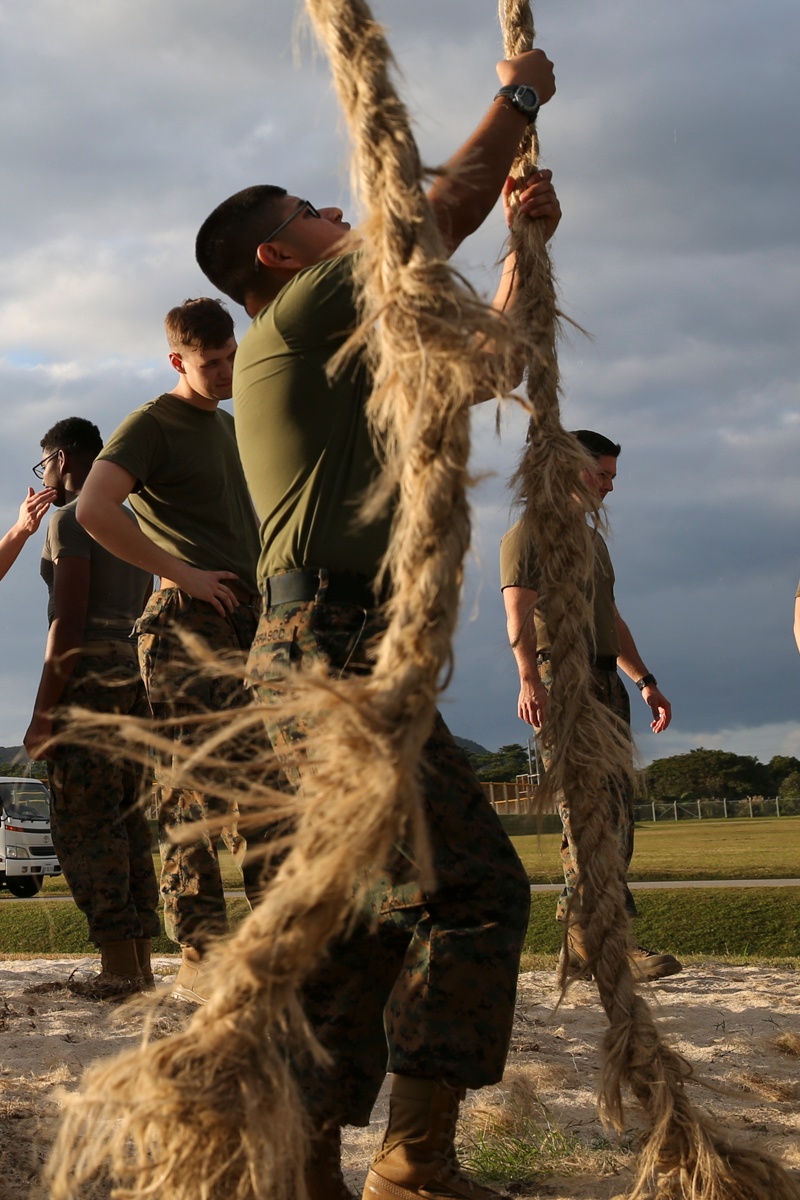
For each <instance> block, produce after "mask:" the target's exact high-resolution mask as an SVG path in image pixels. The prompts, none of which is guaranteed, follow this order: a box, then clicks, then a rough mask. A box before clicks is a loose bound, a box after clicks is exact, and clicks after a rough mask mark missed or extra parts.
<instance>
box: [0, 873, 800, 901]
mask: <svg viewBox="0 0 800 1200" xmlns="http://www.w3.org/2000/svg"><path fill="white" fill-rule="evenodd" d="M629 886H630V887H631V888H632V889H633V890H634V891H636V889H637V888H641V889H642V890H643V891H654V890H656V889H660V890H662V891H663V890H664V888H667V889H669V888H760V887H800V879H664V880H658V881H657V882H655V883H629ZM561 888H562V884H560V883H532V884H531V891H532V892H560V891H561ZM225 895H226V896H227V898H228V899H229V900H236V899H240V900H241V899H244V892H226V893H225ZM32 898H33V899H34V900H47V901H52V900H63V901H69V902H70V903H71V902H72V897H71V896H50V895H44V896H34V897H32ZM14 899H16V897H15V896H12V895H11V894H10V892H7V891H5V890H4V891H2V892H0V902H2V901H3V900H14Z"/></svg>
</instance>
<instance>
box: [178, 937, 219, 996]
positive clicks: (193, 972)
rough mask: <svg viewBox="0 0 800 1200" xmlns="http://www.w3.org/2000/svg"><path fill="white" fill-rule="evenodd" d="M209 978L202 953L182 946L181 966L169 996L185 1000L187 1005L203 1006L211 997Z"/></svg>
mask: <svg viewBox="0 0 800 1200" xmlns="http://www.w3.org/2000/svg"><path fill="white" fill-rule="evenodd" d="M209 976H210V971H209V969H208V964H207V962H206V960H205V958H204V956H203V953H202V951H201V950H198V949H197V948H196V947H195V946H182V947H181V965H180V967H179V968H178V974H177V975H176V977H175V982H174V983H173V985H172V991H171V993H170V994H171V995H172V997H173V999H175V1000H185V1001H186V1002H187V1003H188V1004H205V1003H206V1001H207V1000H208V998H209V996H210V995H211V980H210V977H209Z"/></svg>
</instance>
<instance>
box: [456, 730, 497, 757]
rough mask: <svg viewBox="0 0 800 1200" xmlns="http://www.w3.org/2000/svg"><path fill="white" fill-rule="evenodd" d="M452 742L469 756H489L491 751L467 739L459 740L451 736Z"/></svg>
mask: <svg viewBox="0 0 800 1200" xmlns="http://www.w3.org/2000/svg"><path fill="white" fill-rule="evenodd" d="M453 741H454V742H455V744H456V745H457V746H460V747H461V749H462V750H468V751H469V753H470V754H491V751H490V750H487V749H486V747H485V746H482V745H481V744H480V742H472V741H470V739H469V738H460V737H456V736H455V734H453Z"/></svg>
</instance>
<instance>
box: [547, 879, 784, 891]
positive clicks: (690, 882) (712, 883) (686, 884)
mask: <svg viewBox="0 0 800 1200" xmlns="http://www.w3.org/2000/svg"><path fill="white" fill-rule="evenodd" d="M562 887H563V884H560V883H532V884H531V891H532V892H560V891H561V888H562ZM628 887H629V888H631V889H632V890H633V891H636V889H637V888H642V890H643V891H648V890H649V891H654V890H655V889H661V890H663V889H664V888H756V887H800V879H661V880H658V881H657V882H655V883H636V882H633V881H632V880H630V879H629V880H628Z"/></svg>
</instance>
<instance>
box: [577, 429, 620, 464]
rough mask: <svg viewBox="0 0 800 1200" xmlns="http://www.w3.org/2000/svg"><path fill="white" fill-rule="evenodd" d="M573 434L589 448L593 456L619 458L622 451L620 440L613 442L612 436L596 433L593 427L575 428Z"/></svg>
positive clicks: (586, 448) (585, 447)
mask: <svg viewBox="0 0 800 1200" xmlns="http://www.w3.org/2000/svg"><path fill="white" fill-rule="evenodd" d="M572 436H573V437H576V438H577V439H578V441H579V442H580V444H581V445H582V446H583V448H584V450H588V451H589V453H590V454H591V455H592V457H593V458H605V457H606V456H607V457H608V458H619V456H620V452H621V451H622V446H620V444H619V443H618V442H612V441H611V440H610V438H607V437H604V436H603V434H602V433H595V431H594V430H593V429H573V431H572Z"/></svg>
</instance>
